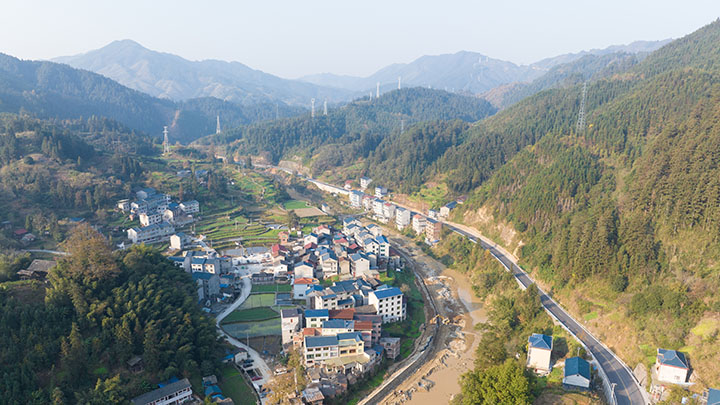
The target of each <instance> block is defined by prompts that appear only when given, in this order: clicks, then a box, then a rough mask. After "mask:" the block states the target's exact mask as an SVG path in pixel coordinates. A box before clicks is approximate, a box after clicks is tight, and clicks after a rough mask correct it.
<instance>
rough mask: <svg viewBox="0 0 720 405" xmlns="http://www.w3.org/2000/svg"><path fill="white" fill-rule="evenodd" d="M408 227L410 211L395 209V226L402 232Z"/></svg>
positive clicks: (400, 208)
mask: <svg viewBox="0 0 720 405" xmlns="http://www.w3.org/2000/svg"><path fill="white" fill-rule="evenodd" d="M408 225H410V210H406V209H405V208H402V207H397V209H396V210H395V226H397V228H398V229H399V230H401V231H402V230H403V229H405V227H406V226H408Z"/></svg>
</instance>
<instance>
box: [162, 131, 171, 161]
mask: <svg viewBox="0 0 720 405" xmlns="http://www.w3.org/2000/svg"><path fill="white" fill-rule="evenodd" d="M169 153H170V140H168V129H167V125H165V126H164V127H163V154H164V155H167V154H169Z"/></svg>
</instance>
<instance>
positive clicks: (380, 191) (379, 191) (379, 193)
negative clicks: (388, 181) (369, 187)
mask: <svg viewBox="0 0 720 405" xmlns="http://www.w3.org/2000/svg"><path fill="white" fill-rule="evenodd" d="M386 195H387V189H386V188H385V187H380V186H377V187H375V197H377V198H383V197H385V196H386Z"/></svg>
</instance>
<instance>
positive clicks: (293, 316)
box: [280, 308, 303, 346]
mask: <svg viewBox="0 0 720 405" xmlns="http://www.w3.org/2000/svg"><path fill="white" fill-rule="evenodd" d="M302 324H303V315H302V312H301V311H300V309H298V308H292V309H283V310H281V311H280V328H281V329H282V344H283V346H285V345H289V344H290V343H292V335H293V333H296V332H299V331H300V329H301V328H302Z"/></svg>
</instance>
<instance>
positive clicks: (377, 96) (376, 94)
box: [375, 82, 380, 98]
mask: <svg viewBox="0 0 720 405" xmlns="http://www.w3.org/2000/svg"><path fill="white" fill-rule="evenodd" d="M375 98H380V82H377V89H376V90H375Z"/></svg>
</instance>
